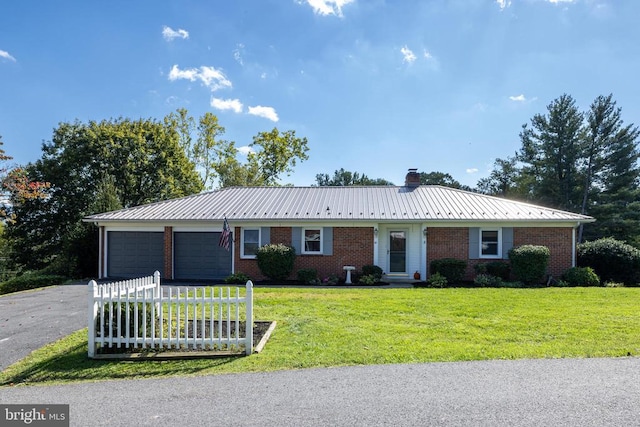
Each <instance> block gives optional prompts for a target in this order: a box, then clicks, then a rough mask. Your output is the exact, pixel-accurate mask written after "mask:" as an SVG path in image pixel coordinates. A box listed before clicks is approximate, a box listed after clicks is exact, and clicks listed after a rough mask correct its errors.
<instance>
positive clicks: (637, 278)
mask: <svg viewBox="0 0 640 427" xmlns="http://www.w3.org/2000/svg"><path fill="white" fill-rule="evenodd" d="M578 266H580V267H591V268H593V270H594V271H595V272H596V274H597V275H598V276H599V277H600V279H601V280H602V281H603V282H622V283H624V284H625V285H634V286H635V285H637V284H638V283H639V282H640V250H638V249H636V248H634V247H633V246H631V245H628V244H626V243H624V242H621V241H619V240H616V239H613V238H611V237H607V238H604V239H598V240H594V241H593V242H586V243H581V244H579V245H578Z"/></svg>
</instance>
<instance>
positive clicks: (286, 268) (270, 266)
mask: <svg viewBox="0 0 640 427" xmlns="http://www.w3.org/2000/svg"><path fill="white" fill-rule="evenodd" d="M256 260H257V261H258V268H260V271H261V272H262V274H264V275H265V276H267V277H268V278H269V279H271V280H285V279H287V278H288V277H289V275H290V274H291V272H292V271H293V264H294V262H295V260H296V250H295V249H294V248H293V247H291V246H287V245H283V244H282V243H279V244H271V245H264V246H261V247H260V248H259V249H258V252H257V253H256Z"/></svg>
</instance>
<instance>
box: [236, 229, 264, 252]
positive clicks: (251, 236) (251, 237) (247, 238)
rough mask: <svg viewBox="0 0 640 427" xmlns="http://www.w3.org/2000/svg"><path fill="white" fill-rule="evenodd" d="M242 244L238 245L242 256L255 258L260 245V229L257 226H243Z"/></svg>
mask: <svg viewBox="0 0 640 427" xmlns="http://www.w3.org/2000/svg"><path fill="white" fill-rule="evenodd" d="M241 243H242V244H241V245H240V248H241V251H240V252H241V253H240V256H241V257H242V258H255V257H256V254H257V253H258V248H259V247H260V229H259V228H243V229H242V242H241Z"/></svg>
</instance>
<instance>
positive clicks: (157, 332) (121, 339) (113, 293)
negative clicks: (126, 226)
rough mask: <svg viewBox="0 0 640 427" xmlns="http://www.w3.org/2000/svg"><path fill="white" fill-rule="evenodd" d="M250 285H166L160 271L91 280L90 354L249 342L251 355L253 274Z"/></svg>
mask: <svg viewBox="0 0 640 427" xmlns="http://www.w3.org/2000/svg"><path fill="white" fill-rule="evenodd" d="M245 288H246V292H245V296H241V295H240V288H239V287H236V288H231V287H181V286H162V287H161V286H160V273H158V272H157V271H156V272H155V274H154V275H153V276H149V277H143V278H138V279H131V280H126V281H121V282H114V283H104V284H98V283H96V281H95V280H92V281H90V282H89V319H88V320H89V351H88V354H89V357H90V358H94V357H96V351H97V350H99V349H103V350H106V349H107V348H113V347H116V348H136V349H137V348H141V349H151V350H176V351H178V350H185V349H187V350H188V349H191V350H202V351H219V352H221V351H226V352H229V351H239V349H241V348H242V347H244V350H245V354H247V355H250V354H251V353H252V352H253V283H252V282H251V281H250V280H249V281H248V282H247V284H246V286H245ZM232 289H234V291H233V292H232ZM243 315H244V316H243ZM243 317H244V319H243ZM241 324H244V325H245V328H244V330H242V329H241V328H240V326H241ZM103 352H104V351H103ZM98 353H100V352H99V351H98Z"/></svg>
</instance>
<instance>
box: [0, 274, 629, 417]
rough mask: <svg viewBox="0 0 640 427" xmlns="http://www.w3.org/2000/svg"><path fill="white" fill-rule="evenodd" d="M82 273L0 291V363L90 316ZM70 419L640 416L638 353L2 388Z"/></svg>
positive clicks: (5, 397)
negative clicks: (75, 280)
mask: <svg viewBox="0 0 640 427" xmlns="http://www.w3.org/2000/svg"><path fill="white" fill-rule="evenodd" d="M83 285H84V284H78V285H67V286H61V287H56V288H48V289H42V290H38V291H34V292H26V293H21V294H16V295H11V296H3V297H0V369H4V367H6V366H8V365H9V364H11V363H13V362H15V361H17V360H19V359H21V358H22V357H24V356H26V355H27V354H28V353H29V352H31V351H32V350H34V349H36V348H38V347H40V346H41V345H43V344H45V343H47V342H50V341H53V340H55V339H58V338H60V337H62V336H65V335H67V334H69V333H70V332H73V331H75V330H77V329H80V328H83V327H85V323H86V309H85V303H86V292H87V290H86V287H85V286H83ZM0 403H22V404H39V403H44V404H55V403H66V404H69V405H70V410H71V425H73V426H89V425H91V426H107V425H108V426H130V425H158V426H164V425H194V426H198V425H202V426H228V425H238V426H301V427H303V426H469V425H472V426H542V425H544V426H640V358H617V359H561V360H519V361H488V362H465V363H430V364H416V365H382V366H365V367H349V368H333V369H310V370H301V371H282V372H274V373H260V374H232V375H218V376H205V377H191V378H168V379H153V380H122V381H108V382H96V383H82V384H71V385H63V386H29V387H2V388H0Z"/></svg>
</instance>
